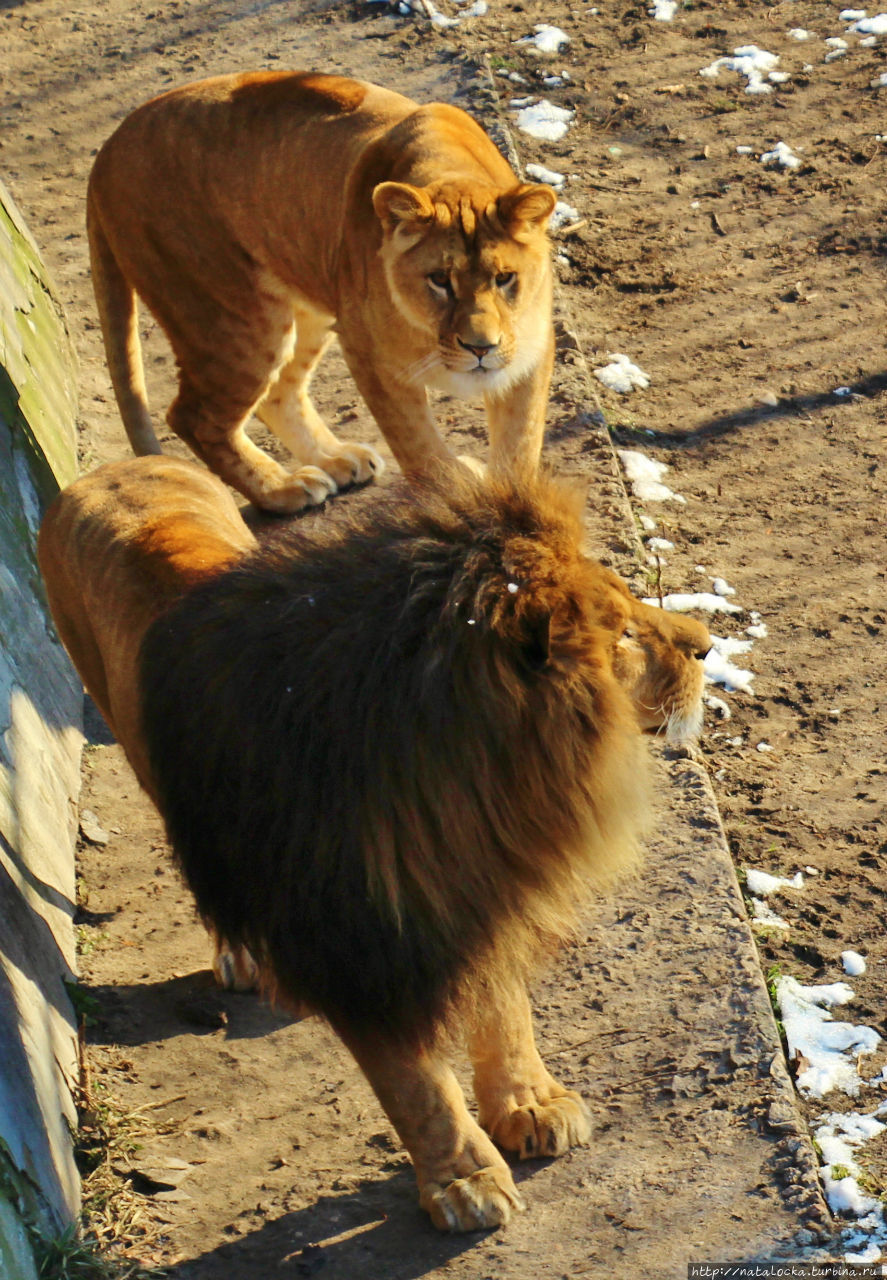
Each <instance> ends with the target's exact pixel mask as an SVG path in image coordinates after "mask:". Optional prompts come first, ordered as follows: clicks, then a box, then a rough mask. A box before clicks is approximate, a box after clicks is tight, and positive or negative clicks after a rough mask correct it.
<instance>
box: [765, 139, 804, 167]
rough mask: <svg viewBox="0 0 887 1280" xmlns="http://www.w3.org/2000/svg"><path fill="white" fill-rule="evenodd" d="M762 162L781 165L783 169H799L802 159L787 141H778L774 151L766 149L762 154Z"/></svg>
mask: <svg viewBox="0 0 887 1280" xmlns="http://www.w3.org/2000/svg"><path fill="white" fill-rule="evenodd" d="M761 164H766V165H779V166H780V167H781V168H783V169H799V168H800V166H801V161H800V160H799V159H798V157H797V156H796V155H795V153H794V151H792V149H791V147H790V146H789V145H788V144H787V143H785V142H777V143H776V146H775V147H774V148H773V150H772V151H765V152H764V154H763V155H762V156H761Z"/></svg>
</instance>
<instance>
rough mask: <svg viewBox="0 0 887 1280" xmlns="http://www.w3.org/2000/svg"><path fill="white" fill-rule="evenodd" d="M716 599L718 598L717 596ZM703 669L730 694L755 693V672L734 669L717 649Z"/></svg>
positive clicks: (704, 662) (705, 661) (708, 677)
mask: <svg viewBox="0 0 887 1280" xmlns="http://www.w3.org/2000/svg"><path fill="white" fill-rule="evenodd" d="M666 599H667V597H666ZM715 599H718V597H717V596H715ZM697 607H698V606H697ZM702 667H703V670H704V672H705V678H706V680H709V681H711V683H712V684H722V685H723V686H724V688H725V689H726V690H727V692H728V693H754V689H753V688H752V681H753V680H754V678H755V675H754V672H753V671H745V670H744V669H743V668H742V667H734V665H733V663H732V662H731V661H730V660H729V658H725V657H724V656H723V655H722V654H720V653H718V651H717V649H709V651H708V653H707V654H706V655H705V659H704V661H703V664H702Z"/></svg>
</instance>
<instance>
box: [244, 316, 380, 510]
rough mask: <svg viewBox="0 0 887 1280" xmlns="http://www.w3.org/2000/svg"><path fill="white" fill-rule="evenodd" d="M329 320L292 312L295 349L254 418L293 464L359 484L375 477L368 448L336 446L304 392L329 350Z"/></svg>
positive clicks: (375, 460)
mask: <svg viewBox="0 0 887 1280" xmlns="http://www.w3.org/2000/svg"><path fill="white" fill-rule="evenodd" d="M330 325H331V320H330V318H329V317H327V316H325V315H323V314H322V313H320V312H317V311H314V310H312V309H311V308H309V307H307V306H297V307H296V309H295V326H296V333H295V338H296V341H295V347H294V350H293V355H292V358H291V359H290V360H289V361H288V362H287V363H286V364H284V365H283V367H282V368H281V370H280V372H279V374H278V376H277V379H276V381H275V382H274V383H273V385H272V386H271V388H270V389H269V391H268V393H267V395H266V396H265V398H264V400H263V401H262V402H261V404H260V405H259V406H258V407H257V409H256V416H257V417H258V418H259V419H260V420H261V421H262V422H263V423H264V424H265V426H266V427H267V428H268V430H269V431H271V432H272V433H273V434H274V435H275V436H277V438H278V440H279V441H280V442H281V444H283V445H285V446H286V448H287V449H288V450H289V452H290V453H291V454H292V455H293V457H294V458H297V459H298V461H299V462H302V463H305V464H308V465H311V466H315V467H319V468H320V469H321V470H322V471H325V472H327V474H328V475H330V476H332V478H333V480H335V482H336V484H337V485H339V486H345V485H349V484H363V483H365V482H366V481H367V480H372V478H373V476H375V475H379V474H380V473H381V471H382V469H383V466H384V464H383V462H382V459H381V457H380V456H379V454H378V453H377V452H376V450H375V449H371V448H370V447H369V445H365V444H354V443H347V442H344V443H343V442H342V441H340V440H338V439H337V438H336V436H334V435H333V433H332V431H330V429H329V427H328V426H327V425H326V423H325V422H324V421H323V419H322V418H321V416H320V414H319V413H318V412H317V410H316V409H315V407H314V404H313V402H312V400H311V397H310V395H309V394H308V388H309V386H310V383H311V378H312V375H313V373H314V370H315V369H316V368H317V365H318V364H319V363H320V360H321V358H322V356H323V353H324V351H325V350H326V348H327V347H328V346H329V343H330V338H331V329H330Z"/></svg>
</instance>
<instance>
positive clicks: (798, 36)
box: [788, 27, 816, 40]
mask: <svg viewBox="0 0 887 1280" xmlns="http://www.w3.org/2000/svg"><path fill="white" fill-rule="evenodd" d="M788 34H789V35H790V36H791V38H792V40H815V39H816V36H815V35H814V33H813V32H812V31H805V30H804V28H803V27H792V28H791V30H790V31H789V33H788Z"/></svg>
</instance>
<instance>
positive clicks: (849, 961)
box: [841, 951, 866, 978]
mask: <svg viewBox="0 0 887 1280" xmlns="http://www.w3.org/2000/svg"><path fill="white" fill-rule="evenodd" d="M841 964H842V965H843V966H844V972H845V973H847V974H849V975H850V977H851V978H858V977H859V975H860V974H861V973H865V970H866V963H865V960H864V959H863V957H862V956H861V955H860V954H859V952H858V951H842V952H841Z"/></svg>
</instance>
